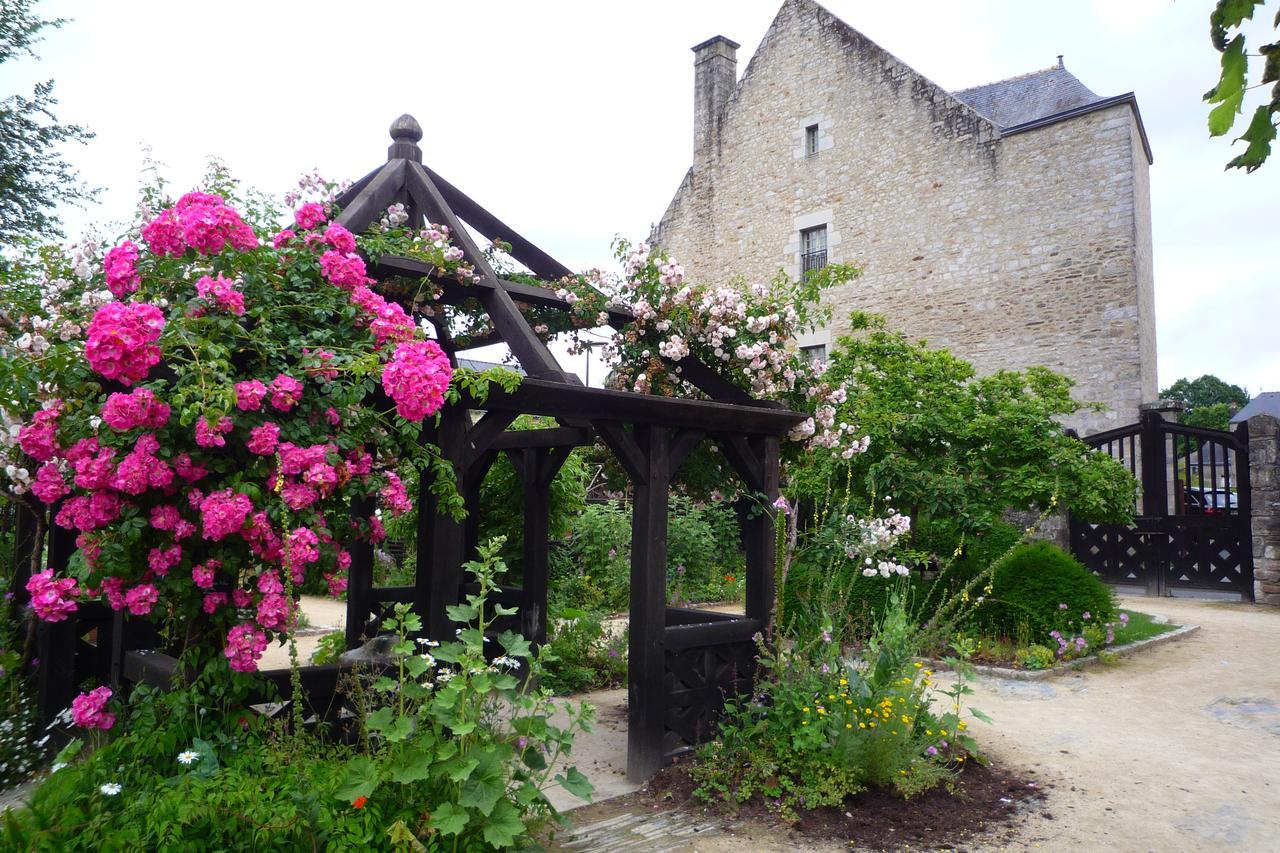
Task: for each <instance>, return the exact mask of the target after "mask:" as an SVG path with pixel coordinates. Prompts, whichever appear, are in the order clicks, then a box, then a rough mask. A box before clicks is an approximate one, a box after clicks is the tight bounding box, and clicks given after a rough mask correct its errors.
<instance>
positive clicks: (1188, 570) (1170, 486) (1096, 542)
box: [1070, 410, 1253, 600]
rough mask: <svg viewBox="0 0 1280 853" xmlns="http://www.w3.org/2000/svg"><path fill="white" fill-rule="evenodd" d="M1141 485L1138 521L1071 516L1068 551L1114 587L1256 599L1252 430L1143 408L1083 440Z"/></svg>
mask: <svg viewBox="0 0 1280 853" xmlns="http://www.w3.org/2000/svg"><path fill="white" fill-rule="evenodd" d="M1082 441H1084V443H1085V444H1087V445H1089V446H1090V447H1092V448H1094V450H1096V451H1098V452H1100V453H1106V454H1108V455H1109V456H1111V458H1112V459H1115V460H1116V461H1117V462H1119V463H1120V464H1122V465H1124V466H1125V467H1126V468H1128V470H1129V472H1130V473H1131V474H1133V476H1134V479H1136V480H1137V481H1138V483H1139V484H1140V485H1141V492H1140V496H1139V498H1138V500H1137V503H1136V505H1135V507H1134V522H1133V524H1128V525H1126V524H1090V523H1088V522H1084V521H1081V520H1080V519H1077V518H1074V517H1073V518H1072V519H1071V521H1070V534H1071V550H1072V552H1073V553H1074V554H1075V556H1076V558H1077V559H1078V560H1080V562H1082V563H1084V564H1085V566H1087V567H1088V568H1089V569H1090V570H1091V571H1092V572H1093V573H1094V574H1096V575H1098V577H1100V578H1101V579H1102V580H1104V581H1106V582H1107V583H1109V584H1116V585H1120V586H1133V587H1141V588H1143V589H1145V590H1146V593H1147V594H1148V595H1173V594H1175V591H1177V590H1200V591H1214V592H1224V593H1231V594H1237V595H1239V596H1240V597H1241V598H1242V599H1244V600H1252V598H1253V547H1252V539H1251V534H1250V526H1249V515H1250V511H1249V510H1250V503H1249V428H1248V425H1247V424H1243V423H1242V424H1240V425H1238V426H1237V427H1236V428H1235V430H1233V431H1230V432H1228V431H1225V430H1216V429H1202V428H1200V427H1193V426H1186V425H1183V424H1177V423H1173V422H1172V421H1167V420H1165V419H1164V418H1163V417H1161V415H1160V412H1158V411H1154V410H1152V411H1144V412H1143V413H1142V417H1141V420H1140V421H1139V422H1138V423H1136V424H1131V425H1129V426H1124V427H1120V428H1118V429H1113V430H1108V431H1106V432H1100V433H1097V434H1095V435H1091V436H1087V437H1085V438H1084V439H1082Z"/></svg>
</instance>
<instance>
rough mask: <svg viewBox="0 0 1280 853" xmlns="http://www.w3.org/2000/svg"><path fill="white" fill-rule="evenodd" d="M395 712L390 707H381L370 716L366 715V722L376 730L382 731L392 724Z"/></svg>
mask: <svg viewBox="0 0 1280 853" xmlns="http://www.w3.org/2000/svg"><path fill="white" fill-rule="evenodd" d="M394 715H395V712H394V711H392V710H391V709H390V708H379V709H378V710H376V711H374V712H373V713H372V714H370V715H369V716H367V717H365V720H364V724H365V726H366V727H368V728H370V729H373V730H374V731H381V730H383V729H385V728H387V727H388V726H390V725H391V720H392V717H393V716H394Z"/></svg>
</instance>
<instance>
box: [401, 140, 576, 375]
mask: <svg viewBox="0 0 1280 853" xmlns="http://www.w3.org/2000/svg"><path fill="white" fill-rule="evenodd" d="M406 168H407V169H408V178H407V185H408V187H409V191H410V193H412V194H413V196H414V199H415V201H417V202H418V203H419V204H420V205H421V208H422V210H423V211H424V213H426V214H427V215H428V216H430V217H431V218H433V219H438V222H439V224H442V225H447V226H449V234H450V237H451V238H452V240H453V242H454V244H455V245H456V246H457V247H458V248H460V249H462V252H463V254H464V255H465V256H466V258H467V260H468V261H470V262H471V263H472V264H473V265H474V266H475V269H476V274H477V275H478V276H479V277H480V282H481V283H482V284H484V285H486V286H485V287H482V288H480V289H479V296H480V304H481V305H483V306H484V310H485V311H486V312H488V314H489V321H490V322H491V323H493V327H494V328H495V329H496V330H497V331H498V333H499V334H501V335H502V340H503V341H504V342H506V344H507V346H508V347H510V348H511V353H512V354H513V355H514V356H515V357H516V360H517V361H519V362H520V366H521V367H523V368H524V370H525V373H527V374H529V375H530V376H535V377H542V378H545V379H550V380H553V381H558V382H568V381H569V378H568V376H567V375H566V374H565V372H564V371H563V370H562V369H561V367H560V364H559V363H558V362H557V361H556V359H555V356H553V355H552V354H551V351H550V350H549V349H547V346H546V344H544V343H543V342H542V340H541V339H540V338H539V337H538V336H537V335H536V334H534V331H533V329H532V328H531V327H530V326H529V323H528V322H527V321H526V320H525V318H524V315H523V314H521V313H520V309H519V308H517V307H516V304H515V302H514V301H512V298H511V294H509V293H508V292H507V290H506V289H505V288H504V287H502V285H501V284H500V283H499V282H498V276H497V274H495V273H494V271H493V268H492V267H491V266H490V265H489V262H488V261H487V260H486V259H485V257H484V253H483V252H481V251H480V248H479V247H478V246H476V244H475V241H474V240H472V239H471V234H470V233H468V231H467V229H466V227H465V226H463V225H462V223H461V222H459V221H458V217H456V216H455V215H454V214H453V211H451V210H450V209H449V205H448V204H447V203H446V202H445V200H444V198H443V197H442V196H441V195H440V191H439V190H438V189H436V186H435V184H433V183H432V182H431V178H430V177H429V176H428V175H427V173H426V170H425V169H423V168H422V164H421V163H413V162H406Z"/></svg>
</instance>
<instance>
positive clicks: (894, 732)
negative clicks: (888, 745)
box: [889, 729, 898, 735]
mask: <svg viewBox="0 0 1280 853" xmlns="http://www.w3.org/2000/svg"><path fill="white" fill-rule="evenodd" d="M897 733H898V730H897V729H894V730H893V731H891V732H889V734H891V735H896V734H897Z"/></svg>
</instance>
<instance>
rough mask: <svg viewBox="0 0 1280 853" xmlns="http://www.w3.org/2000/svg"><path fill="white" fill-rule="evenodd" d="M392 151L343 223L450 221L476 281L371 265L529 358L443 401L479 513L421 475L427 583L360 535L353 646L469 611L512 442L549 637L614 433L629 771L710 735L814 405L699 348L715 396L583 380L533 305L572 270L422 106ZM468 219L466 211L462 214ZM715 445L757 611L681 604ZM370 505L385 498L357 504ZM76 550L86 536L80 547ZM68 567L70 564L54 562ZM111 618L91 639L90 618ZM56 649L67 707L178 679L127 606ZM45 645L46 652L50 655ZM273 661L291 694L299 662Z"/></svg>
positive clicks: (698, 370)
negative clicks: (424, 121) (445, 172)
mask: <svg viewBox="0 0 1280 853" xmlns="http://www.w3.org/2000/svg"><path fill="white" fill-rule="evenodd" d="M391 138H392V143H391V146H390V148H389V150H388V158H387V162H386V163H385V164H384V165H382V166H379V167H378V168H377V169H375V170H373V171H372V172H370V173H369V174H368V175H366V176H365V177H363V178H361V179H360V180H359V181H357V182H356V183H355V184H354V185H352V186H351V188H350V189H349V190H347V191H346V192H345V193H344V194H343V195H342V196H341V197H340V198H339V199H338V204H339V206H340V207H341V208H342V212H341V215H340V216H339V217H338V221H339V222H340V223H342V224H343V225H345V226H346V227H347V228H348V229H350V230H351V231H352V232H354V233H361V232H363V231H365V230H366V229H368V228H369V227H370V226H371V225H373V224H374V223H375V222H377V221H378V220H379V219H380V218H381V217H382V216H383V215H384V213H385V211H386V209H387V208H388V207H389V206H391V205H394V204H397V203H400V204H403V205H404V206H405V209H406V211H407V212H408V215H409V221H408V225H409V226H411V227H423V226H424V224H425V223H433V224H437V225H446V226H448V227H449V231H450V235H451V237H452V239H453V240H454V242H455V245H456V246H458V247H459V248H461V249H462V251H463V253H464V256H465V259H466V261H467V262H468V263H470V264H471V265H473V266H474V268H475V271H476V274H477V275H478V277H479V278H478V281H476V282H474V283H472V284H466V285H464V284H460V283H459V282H458V281H457V280H455V279H454V278H452V277H449V276H447V275H445V274H443V273H442V272H441V271H440V270H437V269H435V268H434V267H432V266H431V265H429V264H425V263H423V262H421V261H417V260H414V259H411V258H403V257H382V258H380V259H379V260H378V262H377V263H376V264H374V265H372V267H371V269H370V275H371V276H372V277H373V278H374V279H376V280H378V281H380V282H382V281H388V280H391V279H396V280H403V279H406V278H407V279H412V280H419V281H420V280H424V279H425V280H429V281H430V282H432V283H433V284H434V285H436V286H437V287H438V288H439V289H440V290H441V292H442V296H441V299H440V300H439V302H440V303H441V304H445V305H460V304H461V303H463V302H464V301H467V300H479V302H480V304H481V306H482V307H483V309H484V311H485V312H486V313H487V315H488V318H489V321H490V323H491V325H492V328H493V332H492V334H490V335H487V336H485V337H483V338H482V339H480V340H474V339H471V340H467V341H465V342H464V343H465V344H466V345H465V346H459V345H458V342H456V341H454V340H453V339H452V337H451V335H450V330H449V328H448V323H447V320H443V319H440V318H436V320H437V321H436V323H435V330H436V335H437V339H438V342H439V344H440V345H441V347H442V348H443V349H444V350H445V352H446V353H447V354H448V355H449V358H450V360H451V361H453V362H454V364H455V365H456V364H457V359H458V357H459V355H460V354H462V353H463V352H464V351H465V350H466V349H471V348H474V347H476V346H481V345H487V344H491V343H498V342H502V343H505V344H506V345H507V346H508V347H509V348H510V350H511V353H512V354H513V356H514V357H515V359H516V360H517V361H518V362H519V364H520V367H521V368H522V369H523V370H524V372H525V373H526V375H527V376H526V378H524V379H523V380H522V381H521V383H520V385H519V386H518V387H517V388H515V390H513V391H510V392H504V391H500V390H497V389H495V390H494V391H493V392H492V393H490V394H489V395H488V397H487V398H485V399H484V400H483V401H481V400H463V401H461V402H460V403H458V404H454V405H449V406H446V407H445V408H444V409H443V410H441V412H440V414H439V416H438V419H437V422H436V423H434V424H430V425H429V426H427V427H426V428H425V429H424V431H423V436H422V438H423V440H424V441H430V442H433V443H435V444H436V445H437V446H438V447H439V448H440V451H441V455H442V456H443V458H444V459H445V460H447V462H448V463H449V464H450V465H451V466H452V468H453V471H454V474H455V476H456V477H457V483H458V490H459V492H460V494H461V495H462V496H463V498H464V500H465V503H466V508H467V518H466V520H465V521H461V522H458V521H454V520H453V518H452V517H450V516H448V515H445V514H442V513H440V512H438V511H437V506H436V499H435V497H434V496H433V495H432V493H431V490H430V488H429V485H430V483H429V481H428V477H429V476H431V475H430V474H424V476H423V480H422V482H421V485H420V489H419V504H418V507H419V515H418V543H419V544H418V553H417V566H416V576H415V577H416V582H415V583H414V584H413V585H412V586H405V587H383V588H378V587H374V586H373V551H372V546H370V545H369V544H368V543H367V542H366V543H361V544H358V545H357V546H356V547H354V548H353V549H352V550H353V563H352V567H351V572H350V579H349V584H348V589H347V629H346V631H347V646H348V647H349V648H354V647H355V646H357V645H359V644H360V643H361V642H362V638H365V637H368V636H373V635H374V634H376V633H377V627H378V624H379V622H380V620H381V618H382V616H383V615H384V614H385V613H387V612H388V611H389V610H390V609H391V607H392V606H393V604H394V603H395V602H402V601H408V602H412V603H413V604H414V606H415V609H416V610H417V611H418V613H419V614H420V615H421V616H422V618H423V623H424V626H425V632H426V634H427V636H429V637H431V638H436V639H446V638H448V639H452V638H453V636H454V629H455V627H456V626H455V625H454V624H453V623H452V622H451V621H450V620H449V618H448V616H447V612H446V608H447V607H448V606H449V605H451V604H455V603H457V602H458V601H459V600H460V597H461V596H462V595H463V594H465V593H466V592H467V591H469V589H470V590H474V587H471V586H470V583H469V579H468V578H467V577H466V576H465V572H464V569H463V563H464V562H466V561H467V560H469V559H471V558H472V556H473V554H474V552H475V548H476V539H477V523H476V522H477V519H478V518H479V516H480V514H481V513H482V512H483V507H481V506H480V485H481V483H482V482H483V480H484V478H485V474H486V472H487V471H488V470H489V468H490V467H491V466H492V464H493V463H494V461H495V460H496V459H497V458H498V455H499V454H506V455H507V456H508V457H509V458H510V460H511V462H512V464H513V467H514V468H515V471H516V473H517V475H518V476H519V479H520V482H521V483H522V485H523V503H524V528H523V533H524V536H523V581H522V584H521V586H520V587H505V588H503V589H502V590H501V592H500V593H499V600H500V601H501V602H502V603H504V604H509V605H516V606H518V607H519V608H520V609H519V613H518V615H517V616H515V617H509V618H511V619H513V620H515V624H513V625H506V626H504V625H497V626H496V628H497V629H498V630H502V629H503V628H504V627H513V628H515V629H516V630H518V631H519V632H520V633H522V634H523V635H524V636H526V637H527V638H529V639H530V640H531V641H533V642H535V643H542V642H545V641H546V637H547V572H548V545H549V543H548V500H549V490H550V486H551V482H552V480H553V479H554V478H555V475H556V473H557V472H558V471H559V469H560V467H561V465H563V464H564V462H565V460H566V459H567V458H568V456H569V454H570V452H571V451H572V450H573V448H575V447H578V446H582V445H587V444H592V443H594V442H595V441H596V440H597V439H599V440H601V441H602V442H603V443H604V444H605V445H607V446H608V448H609V449H610V450H611V451H612V453H613V454H614V455H615V456H616V458H617V460H618V462H619V463H620V465H621V466H622V468H623V469H624V470H625V471H626V473H627V476H628V478H629V479H630V482H631V486H632V490H633V495H634V502H633V514H632V528H631V537H632V547H631V606H630V626H631V627H630V639H629V643H630V644H629V673H628V700H629V708H628V719H629V728H628V740H627V775H628V777H629V778H631V779H634V780H642V779H645V778H648V777H649V776H651V775H652V774H653V773H654V772H655V771H657V770H658V769H659V767H661V765H662V763H663V761H664V759H666V758H668V757H670V756H671V755H674V754H676V753H678V752H680V751H682V750H684V749H687V748H689V747H691V746H692V745H694V744H696V743H698V742H700V741H702V740H704V739H706V738H707V737H709V736H710V735H711V734H712V733H713V731H714V728H713V723H714V718H715V716H716V714H717V713H718V712H719V710H720V708H721V707H722V704H723V701H724V699H725V697H726V696H727V695H732V694H739V693H743V692H746V691H749V690H750V689H751V685H752V680H753V677H754V674H755V668H756V653H757V649H756V643H755V640H754V639H753V638H754V637H755V635H756V634H758V633H767V632H768V631H769V628H770V625H769V622H770V617H771V612H772V608H773V601H774V563H775V528H774V511H773V510H772V508H771V507H770V506H769V504H771V502H772V501H773V500H774V499H775V498H776V497H777V495H778V465H779V443H780V441H781V439H782V437H783V436H785V435H786V433H787V432H788V431H790V430H791V429H792V428H793V427H794V426H795V425H796V424H798V423H800V422H801V421H802V420H803V419H804V417H805V416H804V415H801V414H799V413H796V412H792V411H787V410H784V409H781V408H779V407H778V406H777V405H776V404H772V403H768V402H764V401H759V400H756V399H753V398H752V397H751V396H750V395H748V394H747V393H745V392H744V391H742V390H740V389H739V388H737V387H736V386H734V385H732V384H731V383H729V382H727V381H725V380H724V379H723V378H721V377H720V376H719V375H718V374H716V373H715V372H714V371H712V370H711V369H710V368H709V367H707V366H706V365H705V364H703V363H702V362H700V361H698V360H696V359H694V358H692V357H686V358H684V359H682V360H680V361H679V362H678V366H679V368H680V374H681V376H682V377H683V378H685V379H686V380H688V381H689V382H690V383H692V384H693V385H695V386H696V387H698V388H699V389H700V390H701V391H702V392H703V393H704V394H705V395H706V396H707V397H708V398H709V399H705V400H703V399H699V400H690V399H674V398H668V397H658V396H649V395H644V394H637V393H630V392H624V391H614V390H606V389H600V388H589V387H585V386H583V385H582V384H581V382H580V381H579V380H578V378H577V376H576V375H574V374H572V373H568V372H566V371H565V370H563V369H562V368H561V367H560V365H559V364H558V363H557V361H556V359H555V357H554V356H553V355H552V354H551V352H550V351H549V350H548V349H547V347H546V345H545V344H544V343H543V341H542V340H541V339H540V338H539V337H538V335H537V334H535V332H534V331H533V329H532V328H531V326H530V324H529V322H528V321H527V320H526V318H525V316H524V315H523V314H522V312H521V306H522V305H524V306H534V307H540V308H550V309H559V310H564V311H569V310H570V306H569V304H568V303H567V302H566V301H564V300H562V299H561V298H559V297H558V296H556V294H555V292H554V282H557V281H559V280H560V279H561V278H563V277H565V276H568V275H570V274H571V272H570V270H569V269H568V268H567V267H565V266H564V265H563V264H561V263H559V262H558V261H556V260H555V259H554V258H552V257H551V256H550V255H548V254H547V253H546V252H544V251H542V250H541V249H539V248H538V247H537V246H535V245H534V244H533V243H532V242H530V241H529V240H527V239H525V238H524V237H522V236H521V235H519V234H518V233H516V232H515V231H514V230H513V229H511V228H510V227H508V226H507V225H506V224H505V223H503V222H502V221H501V220H499V219H498V218H497V217H496V216H494V215H493V214H491V213H489V212H488V211H487V210H485V209H484V208H483V207H481V206H480V205H479V204H477V203H476V202H475V201H473V200H472V199H471V198H469V197H467V196H466V195H464V194H463V193H462V192H461V191H459V190H458V189H457V188H456V187H454V186H453V185H452V184H450V183H449V182H447V181H445V180H444V179H443V178H441V177H440V176H439V175H437V174H436V173H435V172H433V171H431V170H430V169H428V168H426V167H425V166H423V164H422V151H421V149H420V148H419V146H418V142H419V141H420V140H421V138H422V130H421V128H420V127H419V125H418V123H417V121H415V120H414V119H413V118H412V117H411V116H408V115H404V116H401V117H400V118H399V119H397V120H396V121H395V122H394V123H393V124H392V125H391ZM464 223H465V225H464ZM466 226H470V227H471V228H472V229H474V230H475V231H476V232H478V233H480V234H482V235H484V236H485V237H486V238H488V239H491V240H496V239H500V240H501V241H503V242H505V243H507V244H509V245H510V247H511V250H510V253H511V255H512V257H514V258H515V260H517V261H519V262H520V263H521V264H523V265H524V266H525V267H526V268H527V269H529V270H530V271H531V272H532V273H533V274H534V275H535V276H536V277H537V278H538V279H540V280H542V281H545V282H546V283H547V284H548V285H551V286H550V287H541V286H537V285H533V284H528V283H523V282H514V281H509V280H504V279H503V278H501V277H500V276H499V275H497V274H496V273H495V271H494V270H493V268H492V267H491V266H490V264H489V263H488V261H487V260H486V258H485V255H484V253H483V252H482V251H481V250H480V248H479V247H478V246H477V245H476V243H475V241H474V240H473V239H472V237H471V235H470V232H469V231H468V228H467V227H466ZM608 316H609V322H610V323H611V324H612V325H614V326H615V327H621V326H624V325H626V324H627V323H628V322H630V321H631V320H632V316H631V314H630V313H629V312H627V311H625V310H622V309H610V310H609V311H608ZM521 414H530V415H541V416H545V417H548V418H553V419H554V420H555V421H556V423H557V426H555V427H550V428H543V429H533V430H509V429H508V427H509V426H510V425H511V424H512V422H513V421H514V420H515V419H516V418H517V417H518V416H519V415H521ZM704 441H705V442H713V443H714V444H715V445H716V446H718V448H719V449H720V451H721V452H722V453H723V456H724V458H725V459H726V460H727V462H728V463H729V464H730V465H731V466H732V468H733V470H734V471H735V472H736V473H737V474H738V476H739V477H740V478H741V479H742V481H743V485H744V486H745V491H746V492H747V493H750V494H752V495H753V496H754V497H755V498H756V499H758V500H760V501H762V502H763V504H764V506H763V510H764V511H760V509H761V508H759V507H758V508H756V509H755V510H754V511H752V509H751V507H750V506H749V500H748V499H744V500H743V501H742V502H741V503H740V505H739V513H738V515H739V520H740V523H741V526H742V541H743V543H744V547H745V551H746V587H747V589H746V613H745V616H733V615H726V614H721V613H712V612H707V611H699V610H691V609H680V608H673V607H668V606H667V602H666V580H667V513H668V502H669V495H670V489H671V483H672V480H673V478H674V477H675V475H676V473H677V472H678V471H679V469H680V466H681V464H682V463H683V462H684V460H685V459H686V458H687V457H688V456H689V454H690V453H691V452H693V451H694V450H695V449H696V448H697V447H698V445H699V444H701V443H702V442H704ZM355 509H356V511H357V512H358V513H366V514H367V513H368V512H370V511H371V507H369V506H363V507H356V508H355ZM53 530H54V531H55V532H54V536H53V539H52V541H51V543H50V550H51V558H53V559H56V560H58V561H59V562H60V563H61V564H62V565H65V560H66V559H67V557H69V555H70V550H69V549H68V547H67V543H66V542H65V541H63V540H65V538H66V536H65V533H66V532H65V531H60V529H59V528H53ZM71 547H72V548H73V547H74V545H72V546H71ZM53 559H51V563H52V564H54V566H55V568H57V567H59V566H58V564H57V563H53ZM95 628H96V629H98V630H97V632H96V633H94V634H93V635H92V638H91V639H90V637H89V632H90V631H92V630H93V629H95ZM42 632H43V636H42V639H41V657H42V658H45V660H58V659H60V658H65V657H67V656H70V657H71V658H73V659H75V660H76V662H77V666H74V667H62V668H59V669H56V670H55V669H54V668H52V667H46V668H45V669H44V670H42V678H41V685H42V686H41V705H42V708H43V709H45V710H46V711H47V712H49V713H50V714H51V713H56V711H57V710H59V709H60V708H62V707H65V706H66V704H67V703H68V701H69V699H70V696H72V695H74V692H75V689H76V685H77V683H78V679H80V678H84V677H86V675H87V674H90V673H93V674H97V675H99V677H105V676H108V675H109V676H111V678H112V680H125V681H129V680H134V681H136V680H142V681H148V682H152V683H157V684H160V683H164V682H165V681H166V678H167V675H168V673H169V672H170V671H171V668H172V667H171V663H169V661H171V659H167V660H166V659H165V658H164V657H163V656H160V655H155V654H143V653H140V652H139V651H136V650H137V649H140V648H143V646H142V645H140V643H143V642H145V635H146V634H147V632H144V631H138V630H136V629H135V630H132V631H131V630H130V628H129V626H128V625H127V624H125V620H124V619H123V617H122V616H121V615H120V614H118V613H117V614H110V613H109V612H106V613H97V612H96V611H94V610H93V609H92V608H82V612H81V613H80V614H78V615H77V618H76V619H73V620H67V622H62V623H56V624H52V625H45V626H43V627H42ZM46 653H47V654H48V655H49V656H48V657H46ZM341 670H342V668H341V667H339V666H330V667H305V668H304V670H303V685H304V690H305V691H306V692H307V693H308V695H307V697H305V699H304V701H306V703H307V704H308V705H309V706H310V707H311V708H312V709H313V710H314V711H315V712H316V713H317V714H319V715H322V716H325V715H332V714H333V713H334V708H333V705H334V702H333V699H334V694H335V691H336V689H337V680H338V676H339V675H340V673H341ZM264 675H265V676H266V677H267V678H268V679H269V680H271V681H274V682H275V683H276V684H277V685H279V687H280V688H281V692H282V693H283V694H285V695H287V694H288V692H289V690H290V688H289V680H288V673H287V671H284V672H268V673H264Z"/></svg>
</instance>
